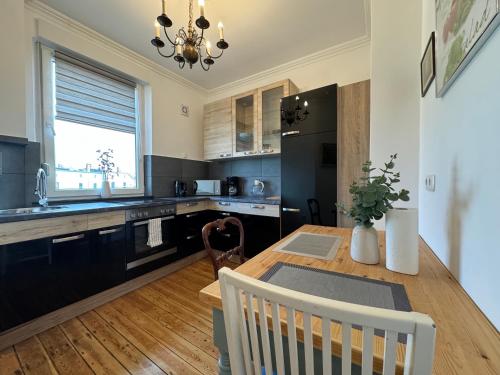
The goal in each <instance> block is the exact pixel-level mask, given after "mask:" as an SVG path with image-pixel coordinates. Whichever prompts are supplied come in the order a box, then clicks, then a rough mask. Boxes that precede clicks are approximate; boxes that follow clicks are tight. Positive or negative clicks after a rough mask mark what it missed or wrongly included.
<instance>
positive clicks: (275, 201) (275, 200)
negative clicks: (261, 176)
mask: <svg viewBox="0 0 500 375" xmlns="http://www.w3.org/2000/svg"><path fill="white" fill-rule="evenodd" d="M163 199H168V200H172V201H175V202H176V203H183V202H196V201H203V200H211V201H225V202H240V203H255V204H271V205H280V204H281V199H280V197H274V196H273V197H265V196H262V197H259V196H249V195H238V196H233V197H230V196H226V195H215V196H189V197H167V198H163Z"/></svg>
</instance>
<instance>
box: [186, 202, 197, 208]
mask: <svg viewBox="0 0 500 375" xmlns="http://www.w3.org/2000/svg"><path fill="white" fill-rule="evenodd" d="M193 206H198V202H190V203H186V207H193Z"/></svg>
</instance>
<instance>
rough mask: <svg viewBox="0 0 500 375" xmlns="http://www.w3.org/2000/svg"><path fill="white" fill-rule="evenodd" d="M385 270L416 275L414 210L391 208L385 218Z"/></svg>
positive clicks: (416, 241)
mask: <svg viewBox="0 0 500 375" xmlns="http://www.w3.org/2000/svg"><path fill="white" fill-rule="evenodd" d="M385 245H386V246H385V247H386V254H385V257H386V260H385V266H386V267H387V269H389V270H391V271H395V272H400V273H406V274H408V275H416V274H417V273H418V211H417V209H416V208H393V209H390V210H389V211H387V214H386V217H385Z"/></svg>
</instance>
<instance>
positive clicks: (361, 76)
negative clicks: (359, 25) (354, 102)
mask: <svg viewBox="0 0 500 375" xmlns="http://www.w3.org/2000/svg"><path fill="white" fill-rule="evenodd" d="M283 79H291V80H292V81H293V83H295V85H297V87H298V88H299V90H300V91H308V90H312V89H315V88H318V87H322V86H326V85H329V84H333V83H338V84H339V85H340V86H344V85H347V84H350V83H354V82H359V81H364V80H366V79H370V42H369V40H368V38H363V39H361V40H359V41H354V42H350V43H346V44H345V45H343V46H337V47H334V48H331V49H328V50H326V51H322V52H320V53H318V54H314V55H311V56H306V57H304V58H302V59H300V60H298V61H291V62H289V63H287V64H285V65H281V66H278V67H275V68H273V69H270V70H267V71H264V72H261V73H258V74H255V75H252V76H250V77H246V78H243V79H241V80H239V81H236V82H232V83H230V84H227V85H224V86H221V87H219V88H216V89H213V90H210V91H209V93H208V97H207V101H208V102H211V101H215V100H218V99H222V98H225V97H228V96H232V95H236V94H240V93H243V92H245V91H248V90H253V89H255V88H258V87H262V86H265V85H268V84H271V83H273V82H277V81H280V80H283Z"/></svg>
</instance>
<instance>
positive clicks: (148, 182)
mask: <svg viewBox="0 0 500 375" xmlns="http://www.w3.org/2000/svg"><path fill="white" fill-rule="evenodd" d="M229 176H238V177H240V180H241V186H240V188H241V191H242V193H241V194H242V195H251V194H252V186H253V182H254V180H255V179H259V180H262V181H263V182H264V184H265V191H264V194H265V195H280V194H281V177H280V176H281V158H280V156H279V155H276V156H263V157H252V158H247V159H235V160H221V161H214V162H204V161H197V160H186V159H177V158H170V157H165V156H157V155H146V156H145V158H144V179H145V187H146V188H145V192H146V195H153V196H155V197H169V196H173V195H175V190H174V182H175V180H182V181H184V182H186V183H187V185H188V194H192V192H193V191H192V188H193V180H200V179H211V180H223V181H225V180H226V177H229Z"/></svg>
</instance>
